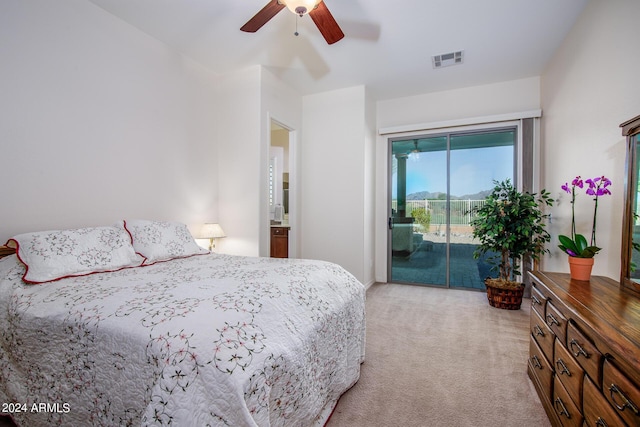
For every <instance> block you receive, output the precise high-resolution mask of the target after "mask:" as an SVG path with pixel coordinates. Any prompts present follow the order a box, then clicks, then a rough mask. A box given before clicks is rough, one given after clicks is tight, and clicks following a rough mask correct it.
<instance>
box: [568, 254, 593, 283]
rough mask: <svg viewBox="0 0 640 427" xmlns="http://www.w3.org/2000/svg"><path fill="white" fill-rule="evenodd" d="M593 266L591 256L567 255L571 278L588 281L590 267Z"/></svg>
mask: <svg viewBox="0 0 640 427" xmlns="http://www.w3.org/2000/svg"><path fill="white" fill-rule="evenodd" d="M592 268H593V258H577V257H574V256H570V257H569V270H571V278H572V279H575V280H582V281H589V279H590V278H591V269H592Z"/></svg>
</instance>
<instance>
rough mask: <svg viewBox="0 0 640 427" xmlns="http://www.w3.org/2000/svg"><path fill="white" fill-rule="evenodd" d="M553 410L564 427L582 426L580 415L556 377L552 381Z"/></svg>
mask: <svg viewBox="0 0 640 427" xmlns="http://www.w3.org/2000/svg"><path fill="white" fill-rule="evenodd" d="M552 403H553V409H554V410H555V411H556V415H557V416H558V418H559V419H560V422H561V423H562V425H563V426H564V427H579V426H582V421H583V419H582V414H581V413H580V411H579V410H578V408H577V407H576V405H575V404H574V403H573V401H572V400H571V397H569V393H567V390H566V389H565V388H564V386H563V385H562V382H561V381H560V380H559V379H558V377H557V376H556V377H555V379H554V381H553V402H552Z"/></svg>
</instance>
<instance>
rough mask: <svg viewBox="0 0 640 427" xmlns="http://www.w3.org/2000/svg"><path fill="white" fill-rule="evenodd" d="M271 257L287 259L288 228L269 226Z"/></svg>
mask: <svg viewBox="0 0 640 427" xmlns="http://www.w3.org/2000/svg"><path fill="white" fill-rule="evenodd" d="M271 257H272V258H289V227H279V226H273V225H272V226H271Z"/></svg>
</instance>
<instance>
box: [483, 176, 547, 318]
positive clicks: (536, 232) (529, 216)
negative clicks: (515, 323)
mask: <svg viewBox="0 0 640 427" xmlns="http://www.w3.org/2000/svg"><path fill="white" fill-rule="evenodd" d="M494 184H495V187H494V188H493V190H492V191H491V193H490V194H489V196H488V197H487V198H486V200H485V203H484V205H482V206H480V207H478V208H476V209H474V210H473V213H474V214H475V217H474V219H473V220H472V221H471V225H472V226H473V237H474V238H476V239H478V240H479V241H480V245H479V246H478V248H477V249H476V250H475V251H474V254H473V256H474V258H476V259H478V258H480V257H481V256H485V255H487V256H488V258H487V262H489V263H490V264H492V265H493V268H492V270H497V271H498V277H497V278H486V279H485V285H486V287H487V298H488V300H489V304H491V305H492V306H494V307H499V308H505V309H511V310H518V309H519V308H520V305H521V303H522V295H523V291H524V284H523V283H521V282H519V281H517V280H516V278H517V276H520V275H521V272H520V265H521V262H522V258H523V257H530V258H531V259H534V260H538V259H540V255H541V254H543V253H545V252H548V249H545V246H544V245H545V243H547V242H549V241H550V240H551V236H550V235H549V233H548V232H547V231H546V229H545V225H546V224H545V220H546V218H547V216H548V215H545V214H544V213H543V211H542V207H543V206H544V205H546V206H552V204H553V200H552V199H551V197H550V193H548V192H547V191H545V190H542V191H541V192H540V195H539V196H538V195H537V194H536V193H533V194H532V193H529V192H526V191H524V192H523V191H518V190H517V189H516V188H515V187H514V186H513V185H512V184H511V180H509V179H507V180H504V181H502V182H498V181H494Z"/></svg>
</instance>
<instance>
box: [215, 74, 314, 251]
mask: <svg viewBox="0 0 640 427" xmlns="http://www.w3.org/2000/svg"><path fill="white" fill-rule="evenodd" d="M219 95H220V97H219V99H218V103H219V105H220V111H219V126H218V140H219V141H220V145H219V150H218V152H219V155H218V171H219V174H220V189H219V194H220V197H219V212H220V225H221V226H222V228H223V229H224V230H225V233H226V235H227V237H226V238H224V239H221V240H220V242H219V249H218V250H219V252H224V253H228V254H235V255H248V256H269V252H270V232H269V231H270V230H269V145H270V138H271V133H270V123H271V119H272V118H273V119H275V120H277V121H278V122H280V123H282V124H283V125H285V126H287V127H288V128H289V129H292V130H294V131H295V129H300V127H301V124H300V123H301V120H302V119H301V117H302V113H301V111H302V98H301V97H300V95H298V94H297V93H296V92H295V91H294V90H292V89H291V88H289V87H287V86H286V85H284V84H283V83H282V81H281V80H279V79H278V78H277V77H276V76H274V75H273V73H271V72H270V71H268V70H267V69H265V68H263V67H260V66H255V67H250V68H248V69H245V70H239V71H234V72H233V73H229V74H227V75H224V76H222V77H221V81H220V91H219ZM293 142H294V143H293V144H292V145H293V146H292V147H290V150H292V151H293V152H294V153H295V149H296V138H295V137H294V141H293ZM294 155H295V154H294ZM289 168H290V171H289V177H290V179H292V180H294V182H293V183H292V187H293V188H291V189H290V197H291V196H292V195H293V197H292V199H293V200H292V201H293V203H295V192H296V187H295V179H296V164H295V162H294V164H293V165H292V164H290V165H289ZM290 223H291V238H292V239H293V240H294V246H293V247H294V250H293V251H292V252H293V253H292V254H291V256H296V250H295V247H296V246H295V239H296V236H297V233H298V224H297V217H296V215H295V213H294V214H293V215H292V216H290Z"/></svg>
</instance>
